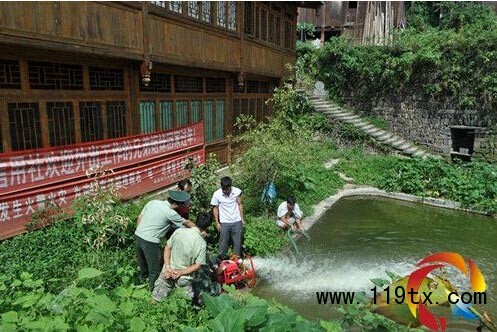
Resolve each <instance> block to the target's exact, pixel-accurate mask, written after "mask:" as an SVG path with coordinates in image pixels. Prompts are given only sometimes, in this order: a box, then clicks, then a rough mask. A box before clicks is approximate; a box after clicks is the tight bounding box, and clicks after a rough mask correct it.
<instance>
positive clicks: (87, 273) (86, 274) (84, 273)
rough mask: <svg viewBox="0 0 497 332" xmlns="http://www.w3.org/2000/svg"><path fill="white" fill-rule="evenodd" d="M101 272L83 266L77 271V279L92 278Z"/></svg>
mask: <svg viewBox="0 0 497 332" xmlns="http://www.w3.org/2000/svg"><path fill="white" fill-rule="evenodd" d="M102 273H103V272H102V271H100V270H97V269H95V268H92V267H85V268H82V269H81V270H79V271H78V280H83V279H92V278H96V277H98V276H100V275H101V274H102Z"/></svg>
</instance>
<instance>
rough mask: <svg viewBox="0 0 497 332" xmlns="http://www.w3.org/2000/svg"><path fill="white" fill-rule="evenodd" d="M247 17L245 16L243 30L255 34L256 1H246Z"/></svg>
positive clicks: (248, 33)
mask: <svg viewBox="0 0 497 332" xmlns="http://www.w3.org/2000/svg"><path fill="white" fill-rule="evenodd" d="M244 14H245V17H244V18H243V21H244V24H243V25H244V28H243V32H245V33H246V34H247V35H253V34H254V3H253V2H252V1H246V2H245V13H244Z"/></svg>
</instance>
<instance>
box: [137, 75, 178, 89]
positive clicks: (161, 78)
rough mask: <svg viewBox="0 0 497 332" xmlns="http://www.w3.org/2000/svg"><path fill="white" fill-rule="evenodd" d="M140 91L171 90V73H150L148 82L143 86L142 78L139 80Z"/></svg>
mask: <svg viewBox="0 0 497 332" xmlns="http://www.w3.org/2000/svg"><path fill="white" fill-rule="evenodd" d="M139 85H140V91H143V92H166V93H170V92H171V75H167V74H160V73H152V74H151V75H150V83H149V84H148V86H145V85H144V84H143V82H142V80H139Z"/></svg>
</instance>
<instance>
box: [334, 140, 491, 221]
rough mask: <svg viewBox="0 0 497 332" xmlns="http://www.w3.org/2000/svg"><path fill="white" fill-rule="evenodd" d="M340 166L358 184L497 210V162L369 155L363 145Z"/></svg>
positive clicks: (469, 206)
mask: <svg viewBox="0 0 497 332" xmlns="http://www.w3.org/2000/svg"><path fill="white" fill-rule="evenodd" d="M340 157H342V158H343V159H342V162H341V163H340V164H339V165H338V168H339V169H340V170H341V171H342V172H344V173H345V174H346V175H347V176H350V177H353V178H354V179H355V182H356V183H358V184H368V185H372V186H374V187H378V188H381V189H384V190H387V191H391V192H404V193H408V194H414V195H417V196H425V197H428V196H429V197H435V198H438V197H439V198H444V199H449V200H453V201H457V202H460V203H462V205H463V206H464V207H466V208H470V209H473V210H477V211H482V212H485V213H488V214H492V215H495V214H496V213H497V166H495V165H493V164H488V163H482V162H472V163H457V162H456V163H450V162H447V161H445V160H443V159H426V160H423V159H406V158H399V157H395V156H383V155H368V154H365V153H364V152H363V151H362V150H360V149H353V150H349V151H346V152H345V153H343V154H341V155H340Z"/></svg>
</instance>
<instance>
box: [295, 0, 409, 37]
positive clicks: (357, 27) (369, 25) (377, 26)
mask: <svg viewBox="0 0 497 332" xmlns="http://www.w3.org/2000/svg"><path fill="white" fill-rule="evenodd" d="M298 14H299V15H298V21H299V22H307V23H312V24H313V25H314V26H315V28H316V29H315V34H316V38H319V39H321V42H324V41H325V40H328V39H329V38H331V37H333V36H347V37H350V38H351V39H353V40H354V41H356V42H357V43H374V44H380V43H383V42H384V41H385V40H388V38H390V36H391V35H390V32H391V31H392V29H393V28H398V27H403V26H405V6H404V2H403V1H323V4H322V6H321V7H320V8H319V9H318V10H317V11H314V10H309V9H308V8H299V10H298Z"/></svg>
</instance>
